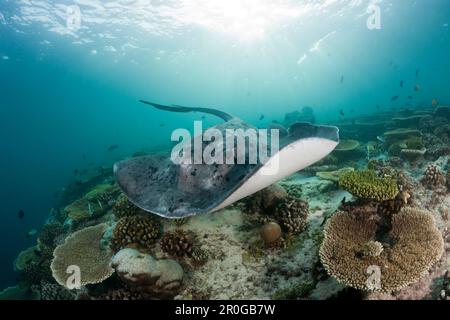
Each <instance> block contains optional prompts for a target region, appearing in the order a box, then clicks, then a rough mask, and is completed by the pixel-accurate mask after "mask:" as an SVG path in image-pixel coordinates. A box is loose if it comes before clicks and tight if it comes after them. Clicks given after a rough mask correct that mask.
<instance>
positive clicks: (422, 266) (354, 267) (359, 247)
mask: <svg viewBox="0 0 450 320" xmlns="http://www.w3.org/2000/svg"><path fill="white" fill-rule="evenodd" d="M377 229H378V225H377V222H376V220H375V219H371V218H370V217H368V216H358V217H357V216H355V215H352V214H350V213H347V212H337V213H335V214H334V215H333V217H332V218H331V219H330V220H329V221H328V222H327V225H326V227H325V238H324V241H323V243H322V245H321V248H320V251H319V254H320V259H321V261H322V264H323V265H324V267H325V269H326V270H327V272H328V273H329V274H330V275H331V276H333V277H335V278H336V279H337V280H338V281H339V282H341V283H343V284H345V285H347V286H350V287H353V288H356V289H360V290H364V291H382V292H392V291H397V290H400V289H402V288H404V287H405V286H408V285H409V284H411V283H414V282H416V281H418V280H419V279H420V278H422V276H424V275H425V274H426V273H427V271H428V270H429V269H430V268H431V266H432V265H433V264H434V263H436V262H437V261H438V260H439V259H440V257H441V255H442V253H443V249H444V243H443V239H442V236H441V234H440V232H439V230H438V229H437V228H436V227H435V225H434V219H433V217H432V216H431V214H430V213H429V212H427V211H423V210H419V209H412V208H404V209H402V211H400V213H398V214H396V215H394V217H393V218H392V229H391V231H390V232H389V236H390V239H392V241H391V242H389V243H383V246H382V247H381V243H380V242H378V241H377V239H376V238H377V231H378V230H377ZM373 268H379V270H380V276H381V277H380V279H379V280H380V282H379V286H375V287H374V286H372V284H373V283H371V282H370V280H371V279H370V276H371V273H370V272H371V270H373Z"/></svg>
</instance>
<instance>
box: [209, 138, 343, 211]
mask: <svg viewBox="0 0 450 320" xmlns="http://www.w3.org/2000/svg"><path fill="white" fill-rule="evenodd" d="M338 144H339V142H336V141H333V140H328V139H323V138H316V137H314V138H306V139H301V140H297V141H295V142H293V143H291V144H289V145H287V146H286V147H284V148H283V149H281V150H280V151H279V152H278V153H277V154H275V155H274V156H273V157H271V158H270V159H269V160H268V161H267V163H266V164H265V165H264V166H263V167H261V168H260V169H259V170H258V171H257V172H255V173H254V174H253V175H252V176H251V177H250V178H249V179H248V180H247V181H245V182H244V184H242V185H241V186H240V187H239V188H238V189H237V190H235V191H234V192H233V193H232V194H231V195H230V196H229V197H228V198H226V199H225V201H223V202H222V203H220V204H219V205H218V206H217V207H215V208H214V209H212V210H211V211H210V212H214V211H217V210H220V209H223V208H225V207H227V206H229V205H231V204H233V203H234V202H236V201H239V200H241V199H243V198H245V197H247V196H249V195H252V194H254V193H256V192H258V191H260V190H262V189H264V188H266V187H268V186H270V185H272V184H274V183H275V182H277V181H280V180H282V179H284V178H286V177H288V176H290V175H292V174H294V173H295V172H297V171H300V170H302V169H304V168H306V167H308V166H310V165H312V164H314V163H316V162H317V161H320V160H321V159H323V158H325V157H326V156H327V155H329V154H330V153H331V152H332V151H333V150H334V149H335V148H336V146H337V145H338Z"/></svg>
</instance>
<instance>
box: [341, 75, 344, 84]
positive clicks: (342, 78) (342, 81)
mask: <svg viewBox="0 0 450 320" xmlns="http://www.w3.org/2000/svg"><path fill="white" fill-rule="evenodd" d="M343 83H344V76H341V84H343Z"/></svg>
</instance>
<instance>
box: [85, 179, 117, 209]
mask: <svg viewBox="0 0 450 320" xmlns="http://www.w3.org/2000/svg"><path fill="white" fill-rule="evenodd" d="M119 193H120V189H119V188H118V186H116V185H111V184H100V185H97V186H96V187H95V188H93V189H92V190H91V191H90V192H89V193H87V194H86V195H85V198H86V200H88V201H90V202H92V203H96V204H98V205H99V206H100V207H111V206H112V205H113V204H114V202H115V200H116V198H117V196H118V195H119Z"/></svg>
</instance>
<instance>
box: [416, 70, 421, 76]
mask: <svg viewBox="0 0 450 320" xmlns="http://www.w3.org/2000/svg"><path fill="white" fill-rule="evenodd" d="M419 72H420V70H419V69H416V78H418V77H419Z"/></svg>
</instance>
